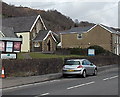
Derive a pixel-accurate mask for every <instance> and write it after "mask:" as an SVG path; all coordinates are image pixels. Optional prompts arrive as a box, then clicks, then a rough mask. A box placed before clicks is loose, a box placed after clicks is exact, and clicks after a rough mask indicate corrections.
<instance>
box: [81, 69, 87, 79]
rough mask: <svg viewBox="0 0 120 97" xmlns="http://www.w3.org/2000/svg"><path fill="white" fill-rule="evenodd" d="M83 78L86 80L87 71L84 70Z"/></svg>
mask: <svg viewBox="0 0 120 97" xmlns="http://www.w3.org/2000/svg"><path fill="white" fill-rule="evenodd" d="M82 77H83V78H85V77H86V71H85V70H84V71H83V73H82Z"/></svg>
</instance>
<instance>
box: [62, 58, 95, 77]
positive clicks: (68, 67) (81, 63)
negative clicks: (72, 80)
mask: <svg viewBox="0 0 120 97" xmlns="http://www.w3.org/2000/svg"><path fill="white" fill-rule="evenodd" d="M62 73H63V77H66V76H68V75H82V77H84V78H85V77H86V75H91V74H92V75H97V66H95V65H94V64H93V63H91V62H90V61H88V60H87V59H70V60H66V61H65V65H64V67H63V70H62Z"/></svg>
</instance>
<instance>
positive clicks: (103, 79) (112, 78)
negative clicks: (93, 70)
mask: <svg viewBox="0 0 120 97" xmlns="http://www.w3.org/2000/svg"><path fill="white" fill-rule="evenodd" d="M117 77H118V75H117V76H113V77H109V78H105V79H103V80H104V81H106V80H110V79H114V78H117Z"/></svg>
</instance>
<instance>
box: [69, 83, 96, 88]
mask: <svg viewBox="0 0 120 97" xmlns="http://www.w3.org/2000/svg"><path fill="white" fill-rule="evenodd" d="M93 83H95V81H92V82H89V83H85V84H80V85H77V86H73V87H69V88H67V89H68V90H69V89H73V88H78V87H81V86H85V85H89V84H93Z"/></svg>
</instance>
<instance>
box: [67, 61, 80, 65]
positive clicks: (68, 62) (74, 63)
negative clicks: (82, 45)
mask: <svg viewBox="0 0 120 97" xmlns="http://www.w3.org/2000/svg"><path fill="white" fill-rule="evenodd" d="M65 65H80V62H79V61H66V62H65Z"/></svg>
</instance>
